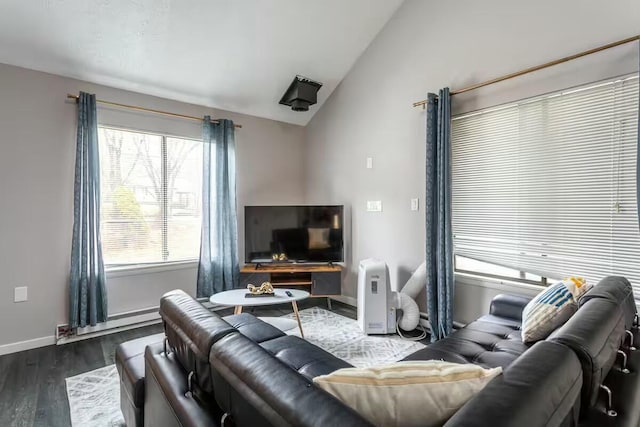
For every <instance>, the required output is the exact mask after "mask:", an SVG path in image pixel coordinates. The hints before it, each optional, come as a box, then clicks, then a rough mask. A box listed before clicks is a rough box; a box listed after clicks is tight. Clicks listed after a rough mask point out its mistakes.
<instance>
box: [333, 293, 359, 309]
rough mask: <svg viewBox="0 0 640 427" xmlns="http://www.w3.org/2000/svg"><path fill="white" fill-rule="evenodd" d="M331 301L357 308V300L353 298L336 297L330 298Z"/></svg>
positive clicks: (345, 296)
mask: <svg viewBox="0 0 640 427" xmlns="http://www.w3.org/2000/svg"><path fill="white" fill-rule="evenodd" d="M330 298H331V299H333V300H336V301H338V302H341V303H343V304H347V305H350V306H352V307H357V306H358V299H357V298H355V297H350V296H347V295H338V296H335V297H330Z"/></svg>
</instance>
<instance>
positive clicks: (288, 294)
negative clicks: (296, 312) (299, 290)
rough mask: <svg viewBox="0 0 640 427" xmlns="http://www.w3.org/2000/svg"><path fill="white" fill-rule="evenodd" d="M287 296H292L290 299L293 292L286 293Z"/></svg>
mask: <svg viewBox="0 0 640 427" xmlns="http://www.w3.org/2000/svg"><path fill="white" fill-rule="evenodd" d="M285 294H287V296H290V297H292V296H293V294H292V293H291V292H289V291H285Z"/></svg>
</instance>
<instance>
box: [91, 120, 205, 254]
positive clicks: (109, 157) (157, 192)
mask: <svg viewBox="0 0 640 427" xmlns="http://www.w3.org/2000/svg"><path fill="white" fill-rule="evenodd" d="M99 130H100V132H99V139H100V153H101V157H100V161H101V165H100V168H101V178H102V188H101V191H102V217H101V227H102V240H103V252H104V258H105V263H106V264H107V265H123V264H139V263H157V262H171V261H180V260H188V259H196V258H197V257H198V251H199V247H200V217H201V213H200V207H201V188H202V182H201V181H202V172H201V171H202V150H201V147H202V142H201V141H196V140H190V139H182V138H174V137H168V136H164V135H155V134H147V133H140V132H132V131H126V130H120V129H111V128H106V127H101V128H100V129H99Z"/></svg>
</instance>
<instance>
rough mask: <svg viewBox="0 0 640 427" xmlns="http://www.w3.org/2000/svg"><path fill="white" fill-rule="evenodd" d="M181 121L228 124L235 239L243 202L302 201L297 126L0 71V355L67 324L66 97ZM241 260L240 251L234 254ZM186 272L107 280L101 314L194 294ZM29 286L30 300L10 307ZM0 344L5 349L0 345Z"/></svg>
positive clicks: (120, 114)
mask: <svg viewBox="0 0 640 427" xmlns="http://www.w3.org/2000/svg"><path fill="white" fill-rule="evenodd" d="M80 90H83V91H87V92H92V93H96V94H97V96H98V98H101V99H106V100H111V101H116V102H121V103H126V104H133V105H140V106H147V107H150V108H156V109H161V110H167V111H172V112H177V113H182V114H188V115H194V116H203V115H204V114H210V115H211V116H212V117H221V118H230V119H233V120H234V121H235V122H236V123H239V124H242V126H243V127H242V129H239V130H238V131H237V132H236V141H237V170H238V177H237V186H238V206H239V212H240V213H241V215H240V218H239V226H238V228H239V230H240V234H241V235H240V242H241V243H242V242H243V241H244V239H243V236H242V230H243V229H244V225H243V222H242V220H243V218H242V212H243V208H242V207H243V206H244V205H245V204H278V203H282V204H286V203H302V202H304V191H305V185H304V183H303V181H304V165H303V163H304V144H303V143H304V140H303V132H304V129H303V128H302V127H299V126H294V125H289V124H285V123H281V122H275V121H272V120H266V119H260V118H256V117H251V116H246V115H241V114H234V113H229V112H224V111H216V110H211V109H208V108H205V107H200V106H196V105H189V104H183V103H179V102H174V101H169V100H166V99H161V98H155V97H150V96H145V95H140V94H137V93H133V92H126V91H121V90H116V89H113V88H108V87H104V86H97V85H92V84H89V83H86V82H81V81H77V80H72V79H67V78H63V77H58V76H54V75H50V74H45V73H40V72H36V71H30V70H25V69H22V68H17V67H12V66H8V65H2V64H0V207H1V209H0V352H2V351H3V350H5V351H7V349H10V348H11V347H7V346H6V345H7V344H10V343H15V342H18V341H26V340H34V339H39V338H43V337H44V339H43V340H38V341H37V343H42V344H44V343H49V342H52V340H51V337H52V336H53V335H54V331H55V325H56V324H61V323H67V298H68V297H67V286H68V276H69V257H70V251H71V230H72V225H73V174H74V161H75V151H74V150H75V127H76V108H75V105H74V103H73V102H68V101H66V95H67V93H72V94H77V93H78V91H80ZM98 119H99V121H100V122H101V123H102V124H110V125H117V126H123V127H131V128H135V129H141V130H150V131H156V132H166V133H169V134H175V135H179V136H188V137H196V138H197V137H200V136H201V130H200V129H201V127H200V126H201V125H199V124H198V123H197V122H195V121H194V122H190V121H185V120H182V119H173V118H167V117H162V116H158V115H153V114H145V113H135V112H131V111H125V110H114V109H108V108H100V109H99V112H98ZM243 253H244V249H243V248H242V245H241V247H240V254H241V255H242V254H243ZM195 278H196V269H195V265H194V264H192V265H190V266H186V268H181V269H175V270H170V271H155V272H147V273H144V274H140V272H135V273H122V272H119V273H117V274H109V275H108V280H107V282H108V283H107V289H108V292H109V300H108V302H109V314H117V313H122V312H126V311H132V310H139V309H145V308H149V307H154V306H157V305H158V301H159V298H160V296H161V295H162V293H164V292H165V291H168V290H171V289H175V288H182V289H185V290H186V291H188V292H190V293H192V294H195ZM16 286H28V288H29V300H28V301H27V302H23V303H14V302H13V289H14V287H16ZM3 345H5V347H2V346H3Z"/></svg>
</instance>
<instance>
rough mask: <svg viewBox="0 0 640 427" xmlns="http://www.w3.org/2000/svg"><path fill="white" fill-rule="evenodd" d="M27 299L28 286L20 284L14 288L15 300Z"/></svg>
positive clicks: (22, 300)
mask: <svg viewBox="0 0 640 427" xmlns="http://www.w3.org/2000/svg"><path fill="white" fill-rule="evenodd" d="M26 300H27V287H26V286H20V287H18V288H15V289H14V290H13V302H24V301H26Z"/></svg>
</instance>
